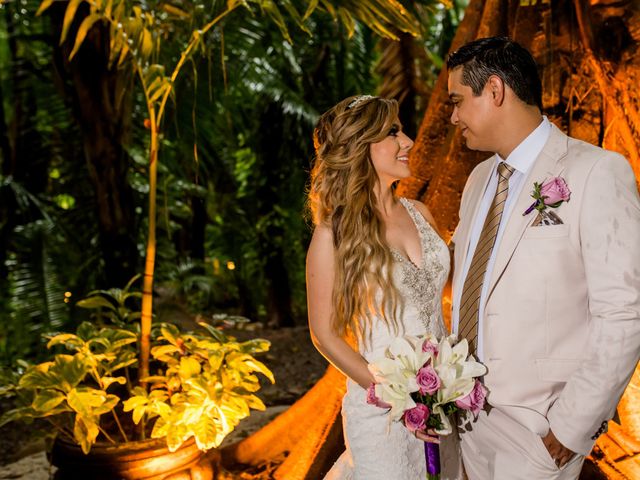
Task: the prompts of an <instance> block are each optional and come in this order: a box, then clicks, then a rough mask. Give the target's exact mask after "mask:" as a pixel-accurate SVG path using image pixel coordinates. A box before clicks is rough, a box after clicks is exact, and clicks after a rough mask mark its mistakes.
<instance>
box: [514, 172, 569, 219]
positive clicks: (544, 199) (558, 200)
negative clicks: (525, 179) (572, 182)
mask: <svg viewBox="0 0 640 480" xmlns="http://www.w3.org/2000/svg"><path fill="white" fill-rule="evenodd" d="M531 196H532V197H533V198H534V200H535V202H533V203H532V204H531V206H530V207H529V208H527V209H526V210H525V211H524V213H523V214H522V215H523V216H524V215H529V214H530V213H531V212H532V211H533V209H536V210H538V211H539V212H540V213H544V211H545V210H546V209H547V207H551V208H558V207H559V206H560V205H562V202H568V201H569V198H570V197H571V190H569V187H568V186H567V182H565V181H564V178H562V177H553V178H550V179H549V180H547V181H546V182H544V183H538V182H535V183H534V184H533V192H531Z"/></svg>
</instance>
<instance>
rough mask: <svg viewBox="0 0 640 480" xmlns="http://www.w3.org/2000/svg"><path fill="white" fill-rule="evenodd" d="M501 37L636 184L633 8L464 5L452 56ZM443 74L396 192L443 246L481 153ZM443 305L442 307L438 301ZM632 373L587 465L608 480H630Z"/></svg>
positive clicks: (576, 3) (637, 383)
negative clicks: (420, 211) (427, 212)
mask: <svg viewBox="0 0 640 480" xmlns="http://www.w3.org/2000/svg"><path fill="white" fill-rule="evenodd" d="M492 35H508V36H510V37H511V38H513V39H515V40H516V41H518V42H519V43H520V44H522V45H523V46H525V47H526V48H528V49H529V50H530V51H531V52H532V53H533V56H534V57H535V59H536V61H537V63H538V64H539V66H540V73H541V77H542V81H543V106H544V112H545V114H546V115H547V116H548V117H549V119H550V120H551V121H552V122H553V123H555V124H556V125H557V126H558V127H559V128H560V129H562V130H563V131H565V132H566V133H568V134H569V135H571V136H573V137H576V138H580V139H582V140H585V141H587V142H590V143H593V144H596V145H601V146H603V147H604V148H607V149H610V150H615V151H618V152H620V153H622V154H623V155H625V157H626V158H627V159H628V160H629V161H630V163H631V166H632V167H633V169H634V171H635V173H636V176H637V177H638V178H640V160H639V151H640V115H639V102H638V97H637V95H635V94H634V93H633V92H634V91H633V90H632V89H633V88H634V87H633V86H634V85H635V86H637V85H639V84H640V48H639V47H640V10H639V9H638V7H637V6H635V5H634V2H632V1H622V2H610V1H607V0H598V1H596V0H592V1H586V0H573V1H570V0H559V1H557V2H553V5H552V4H551V3H550V2H549V1H548V0H547V1H535V0H489V1H486V2H481V1H473V0H472V1H471V2H470V4H469V6H468V8H467V10H466V13H465V18H464V20H463V22H462V24H461V25H460V27H459V29H458V31H457V34H456V37H455V39H454V41H453V45H452V50H455V49H456V48H458V47H459V46H461V45H462V44H464V43H466V42H468V41H470V40H474V39H476V38H481V37H486V36H492ZM446 81H447V72H446V71H443V72H441V74H440V77H439V79H438V83H437V85H436V88H435V90H434V92H433V94H432V97H431V100H430V103H429V107H428V110H427V113H426V115H425V118H424V121H423V123H422V126H421V128H420V131H419V133H418V137H417V139H416V145H415V146H414V149H413V150H412V156H411V159H410V161H411V163H412V166H413V170H414V172H415V174H414V177H413V178H412V179H409V180H407V181H403V182H402V183H401V185H400V187H399V192H400V193H401V194H402V195H406V196H410V197H414V198H419V199H421V200H422V201H424V202H425V203H427V205H428V206H429V208H430V209H431V211H432V212H433V214H434V216H435V218H436V221H437V222H438V225H439V226H440V227H441V228H442V229H443V230H444V231H445V235H446V239H447V240H448V239H449V238H450V237H451V235H452V233H453V231H454V229H455V226H456V224H457V222H458V207H459V203H460V197H461V194H462V190H463V188H464V184H465V182H466V179H467V176H468V174H469V173H470V171H471V170H472V169H473V168H474V167H475V166H476V165H477V164H478V163H479V162H480V161H482V160H484V159H485V158H486V157H487V156H488V155H486V154H483V153H478V152H473V151H470V150H468V149H466V147H465V146H464V145H463V144H462V142H461V138H460V134H459V133H458V132H457V131H456V130H455V128H454V127H453V126H452V125H451V124H450V122H449V116H450V113H451V112H450V110H451V109H450V107H448V106H447V103H446V102H447V86H446ZM445 301H446V300H445ZM639 389H640V373H639V371H636V373H635V375H634V377H633V379H632V381H631V384H630V385H629V387H628V388H627V391H626V392H625V394H624V396H623V398H622V400H621V401H620V404H619V407H618V411H619V414H620V421H621V426H620V425H618V424H617V423H615V422H610V427H609V433H608V434H606V435H603V436H601V437H600V439H599V440H598V442H597V444H596V447H595V450H594V454H593V458H594V461H595V462H596V463H597V465H598V467H600V469H602V471H603V472H605V473H607V474H608V475H614V473H613V472H617V473H616V474H615V476H612V478H620V476H622V478H637V476H638V475H640V463H639V462H638V459H637V458H636V456H637V454H638V453H640V395H639V394H638V391H639Z"/></svg>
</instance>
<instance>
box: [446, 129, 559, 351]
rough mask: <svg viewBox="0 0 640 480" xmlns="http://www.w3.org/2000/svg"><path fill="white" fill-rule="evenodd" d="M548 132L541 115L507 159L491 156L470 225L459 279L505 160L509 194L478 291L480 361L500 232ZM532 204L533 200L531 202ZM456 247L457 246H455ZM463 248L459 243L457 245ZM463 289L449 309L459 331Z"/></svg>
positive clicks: (455, 330) (464, 270) (487, 211)
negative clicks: (490, 167) (484, 315)
mask: <svg viewBox="0 0 640 480" xmlns="http://www.w3.org/2000/svg"><path fill="white" fill-rule="evenodd" d="M550 132H551V124H550V123H549V120H548V119H547V117H542V122H540V125H538V127H536V129H535V130H534V131H533V132H531V133H530V134H529V136H528V137H527V138H525V139H524V140H523V141H522V142H521V143H520V144H519V145H518V146H517V147H516V148H515V149H514V150H513V151H512V152H511V154H510V155H509V156H508V157H507V158H506V160H503V159H502V158H500V155H498V154H497V153H496V154H495V155H494V156H493V159H494V164H493V170H492V173H491V179H490V180H489V184H488V185H487V189H486V190H485V192H484V195H483V197H482V200H481V203H480V209H479V210H478V214H477V216H476V218H475V219H474V220H473V222H474V223H473V226H472V228H471V234H470V236H469V250H468V251H467V257H466V258H465V261H464V264H463V265H462V268H463V275H462V276H461V277H460V278H461V279H465V278H467V272H468V271H469V266H470V265H471V260H472V259H473V254H474V253H475V251H476V246H477V245H478V239H479V238H480V233H481V232H482V227H483V226H484V221H485V218H486V216H487V214H488V213H489V208H490V207H491V202H492V201H493V197H494V196H495V194H496V188H497V187H498V174H497V171H498V164H499V163H500V162H502V161H504V162H506V163H507V165H509V166H511V167H513V168H514V169H515V171H514V172H513V175H511V178H509V194H508V196H507V200H506V202H505V206H504V211H503V213H502V218H501V219H500V227H499V228H498V234H497V237H496V243H495V245H494V247H493V250H492V251H491V256H490V257H489V262H488V264H487V271H486V273H485V276H484V281H483V284H482V291H481V293H480V305H479V309H480V310H479V311H480V319H479V321H478V340H477V345H478V346H477V355H476V356H477V357H478V359H479V360H481V361H482V360H483V346H484V342H483V335H482V312H483V311H484V306H485V303H486V300H487V293H488V290H489V281H488V279H490V278H491V272H492V271H493V266H494V264H495V261H496V252H497V251H498V248H499V247H500V240H501V239H502V234H503V232H504V228H505V225H506V224H507V221H508V220H509V216H510V215H511V214H512V210H513V206H514V204H515V203H516V200H517V199H518V196H519V195H520V192H521V191H522V189H523V188H524V180H525V178H527V174H528V173H529V170H531V167H532V166H533V164H534V163H535V161H536V158H538V155H539V154H540V152H541V151H542V148H543V147H544V145H545V143H547V140H548V139H549V133H550ZM527 188H532V189H533V185H528V186H527ZM532 203H533V201H532ZM456 248H457V247H456ZM460 248H462V245H460ZM463 283H464V280H463ZM462 290H463V289H462V288H458V289H457V294H456V298H454V299H453V305H455V308H454V309H453V312H452V324H453V325H452V326H453V331H454V332H456V333H457V332H458V323H459V315H460V297H461V296H462Z"/></svg>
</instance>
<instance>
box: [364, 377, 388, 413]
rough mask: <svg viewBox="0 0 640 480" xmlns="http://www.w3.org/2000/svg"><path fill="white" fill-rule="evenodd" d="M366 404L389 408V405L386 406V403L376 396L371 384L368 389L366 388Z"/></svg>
mask: <svg viewBox="0 0 640 480" xmlns="http://www.w3.org/2000/svg"><path fill="white" fill-rule="evenodd" d="M367 403H368V404H369V405H374V406H376V407H380V408H391V405H390V404H388V403H387V402H383V401H382V400H380V399H379V398H378V397H377V396H376V384H375V383H372V384H371V385H369V388H367Z"/></svg>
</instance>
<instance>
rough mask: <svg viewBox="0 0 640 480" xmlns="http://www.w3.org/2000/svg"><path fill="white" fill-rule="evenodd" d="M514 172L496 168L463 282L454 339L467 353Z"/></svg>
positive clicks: (474, 336)
mask: <svg viewBox="0 0 640 480" xmlns="http://www.w3.org/2000/svg"><path fill="white" fill-rule="evenodd" d="M513 172H514V169H513V167H510V166H509V165H507V164H506V163H504V162H500V164H499V165H498V188H497V189H496V195H495V197H493V202H492V203H491V207H490V208H489V213H487V218H486V219H485V221H484V226H483V227H482V232H481V233H480V238H479V239H478V244H477V246H476V251H475V252H474V254H473V259H472V260H471V265H470V266H469V271H468V272H467V278H466V279H465V281H464V286H463V287H462V297H461V299H460V317H459V318H460V321H459V323H458V337H459V338H466V339H467V341H468V342H469V352H470V353H474V354H475V353H476V348H477V342H478V311H479V308H480V295H481V293H482V284H483V283H484V277H485V274H486V273H487V265H488V263H489V258H491V252H492V251H493V246H494V244H495V243H496V238H497V236H498V229H499V228H500V220H501V219H502V212H503V211H504V205H505V202H506V200H507V194H508V193H509V178H510V177H511V175H512V174H513Z"/></svg>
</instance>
